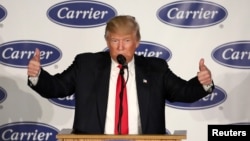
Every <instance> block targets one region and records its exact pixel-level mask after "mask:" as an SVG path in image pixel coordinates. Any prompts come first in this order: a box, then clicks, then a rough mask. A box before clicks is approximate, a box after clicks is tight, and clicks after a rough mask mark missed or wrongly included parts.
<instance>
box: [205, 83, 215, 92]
mask: <svg viewBox="0 0 250 141" xmlns="http://www.w3.org/2000/svg"><path fill="white" fill-rule="evenodd" d="M213 86H214V84H213V83H211V84H209V85H203V88H204V90H205V91H206V92H209V93H211V92H212V90H213V89H212V87H213Z"/></svg>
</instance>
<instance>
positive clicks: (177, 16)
mask: <svg viewBox="0 0 250 141" xmlns="http://www.w3.org/2000/svg"><path fill="white" fill-rule="evenodd" d="M227 15H228V12H227V10H226V9H225V8H224V7H222V6H221V5H218V4H216V3H212V2H207V1H197V0H189V1H177V2H173V3H169V4H166V5H164V6H162V7H161V8H160V9H159V10H158V11H157V17H158V19H159V20H160V21H161V22H163V23H165V24H168V25H171V26H175V27H180V28H202V27H207V26H212V25H215V24H218V23H220V22H222V21H224V20H225V19H226V17H227Z"/></svg>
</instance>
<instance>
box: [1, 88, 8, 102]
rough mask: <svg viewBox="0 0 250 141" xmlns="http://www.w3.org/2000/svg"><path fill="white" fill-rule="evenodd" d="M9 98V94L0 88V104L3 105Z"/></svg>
mask: <svg viewBox="0 0 250 141" xmlns="http://www.w3.org/2000/svg"><path fill="white" fill-rule="evenodd" d="M6 98H7V92H6V91H5V90H4V89H3V88H2V87H0V103H2V102H3V101H4V100H5V99H6Z"/></svg>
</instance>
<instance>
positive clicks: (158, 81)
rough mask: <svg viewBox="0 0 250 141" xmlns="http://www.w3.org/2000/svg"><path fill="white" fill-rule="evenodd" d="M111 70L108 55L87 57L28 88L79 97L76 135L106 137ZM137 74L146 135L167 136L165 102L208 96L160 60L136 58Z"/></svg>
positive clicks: (194, 81)
mask: <svg viewBox="0 0 250 141" xmlns="http://www.w3.org/2000/svg"><path fill="white" fill-rule="evenodd" d="M110 69H111V58H110V55H109V53H108V52H99V53H84V54H79V55H77V56H76V58H75V60H74V62H73V63H72V65H70V66H69V67H68V68H67V69H66V70H65V71H63V72H62V73H60V74H56V75H54V76H52V75H50V74H49V73H48V72H46V71H45V70H43V69H42V70H41V73H40V76H39V81H38V83H37V85H36V86H32V84H31V83H30V82H28V85H29V86H30V87H31V88H32V89H34V90H35V91H36V92H38V93H39V94H40V95H41V96H42V97H45V98H58V97H65V96H69V95H71V94H73V93H75V104H76V105H75V117H74V125H73V129H74V131H75V132H77V133H89V134H103V133H104V126H105V117H106V110H107V100H108V93H109V77H110ZM135 73H136V86H137V96H138V103H139V110H140V118H141V126H142V133H143V134H165V131H166V128H165V100H169V101H179V102H194V101H196V100H199V99H200V98H202V97H204V96H206V95H207V94H208V92H206V91H205V90H204V89H203V87H202V85H201V84H200V83H199V81H198V79H197V77H194V78H192V79H190V80H188V81H185V80H183V79H181V78H180V77H178V76H176V75H175V74H174V73H173V72H172V71H171V70H170V69H169V67H168V65H167V63H166V61H165V60H162V59H159V58H146V57H140V56H137V55H135ZM143 80H147V83H145V81H143Z"/></svg>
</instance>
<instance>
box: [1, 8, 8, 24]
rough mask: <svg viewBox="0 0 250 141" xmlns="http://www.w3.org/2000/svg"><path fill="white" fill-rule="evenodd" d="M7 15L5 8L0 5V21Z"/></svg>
mask: <svg viewBox="0 0 250 141" xmlns="http://www.w3.org/2000/svg"><path fill="white" fill-rule="evenodd" d="M6 16H7V10H6V9H5V8H4V7H3V6H2V5H0V22H1V21H3V20H4V19H5V18H6Z"/></svg>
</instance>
